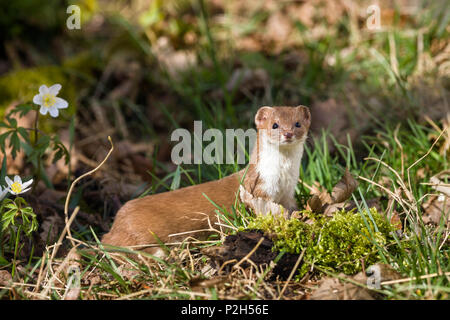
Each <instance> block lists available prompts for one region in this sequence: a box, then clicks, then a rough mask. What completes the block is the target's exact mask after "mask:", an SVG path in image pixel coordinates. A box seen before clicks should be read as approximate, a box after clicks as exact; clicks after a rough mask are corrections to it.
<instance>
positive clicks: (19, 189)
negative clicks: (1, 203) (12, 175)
mask: <svg viewBox="0 0 450 320" xmlns="http://www.w3.org/2000/svg"><path fill="white" fill-rule="evenodd" d="M11 191H12V192H14V193H20V192H22V185H21V184H20V183H18V182H14V183H13V184H12V185H11Z"/></svg>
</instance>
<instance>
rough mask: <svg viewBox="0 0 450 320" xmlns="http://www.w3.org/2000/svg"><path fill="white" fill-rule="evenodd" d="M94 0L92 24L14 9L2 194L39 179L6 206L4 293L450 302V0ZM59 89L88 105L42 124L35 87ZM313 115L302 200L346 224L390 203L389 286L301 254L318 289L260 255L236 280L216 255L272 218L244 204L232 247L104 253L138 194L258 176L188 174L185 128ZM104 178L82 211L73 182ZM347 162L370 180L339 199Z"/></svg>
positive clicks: (384, 211) (8, 23)
mask: <svg viewBox="0 0 450 320" xmlns="http://www.w3.org/2000/svg"><path fill="white" fill-rule="evenodd" d="M75 2H76V3H77V5H78V6H79V7H80V10H81V20H80V29H69V28H68V27H67V24H66V20H67V18H68V17H69V16H70V14H68V13H67V11H66V9H67V7H68V5H69V3H68V2H67V1H61V2H59V4H48V3H47V2H45V4H44V3H43V2H42V3H40V4H38V3H39V1H37V2H34V1H33V2H28V1H14V2H11V3H10V4H7V5H5V9H4V13H5V14H4V15H0V17H1V18H0V20H1V21H0V24H1V26H2V30H5V32H2V35H1V36H0V37H1V40H2V43H3V44H4V46H3V48H2V49H1V51H0V106H1V108H0V117H1V118H0V119H1V121H2V124H1V125H0V146H1V147H2V151H1V153H2V154H0V156H1V159H0V160H2V170H1V176H0V179H1V181H0V185H1V186H2V187H5V186H6V185H7V183H6V180H5V176H9V177H10V178H13V177H14V176H15V175H19V176H21V177H22V179H23V181H24V182H25V181H27V180H28V179H33V187H32V189H31V190H30V191H28V192H26V193H23V194H21V195H20V198H21V199H22V198H23V199H24V200H23V201H24V202H21V200H19V199H18V197H19V196H15V195H12V194H9V195H8V196H7V198H5V199H6V200H5V199H4V200H3V202H2V207H1V211H0V215H1V216H2V221H1V223H2V231H1V232H0V241H1V242H2V249H1V251H0V295H1V297H2V298H4V299H35V298H41V299H63V298H64V299H130V298H133V299H136V298H145V299H179V298H188V299H227V298H232V299H276V298H282V299H310V298H332V299H334V298H338V299H344V298H353V299H355V298H365V299H368V298H374V299H448V293H449V289H448V288H449V274H448V271H449V269H450V268H449V248H450V247H449V239H448V235H449V229H448V228H449V226H448V217H449V212H450V203H449V202H450V201H449V197H450V191H449V170H450V168H449V148H450V132H449V130H450V129H448V128H449V126H450V106H449V101H450V77H449V76H450V43H449V41H448V39H449V32H450V27H449V16H448V14H447V12H448V11H449V4H448V2H446V1H433V2H429V1H403V0H402V1H400V0H399V1H379V2H378V6H375V7H371V9H369V6H370V5H371V4H372V2H371V1H344V0H342V1H332V2H330V1H322V0H310V1H288V2H286V1H283V2H280V1H271V0H268V1H222V0H214V1H202V0H199V1H194V0H192V1H191V0H186V1H158V0H155V1H151V2H145V1H127V2H123V1H102V0H80V1H75ZM71 4H72V2H71ZM378 14H379V15H378ZM378 22H379V24H378ZM55 83H60V84H61V85H62V89H61V90H60V92H59V93H58V97H61V98H63V99H65V100H66V101H68V103H69V108H68V109H60V113H59V115H58V117H56V118H52V117H51V116H49V115H48V114H47V115H45V116H44V115H40V114H38V111H37V110H39V108H38V106H37V105H36V104H33V102H32V100H33V97H34V95H36V94H38V93H39V87H40V86H41V85H43V84H45V85H47V86H51V85H53V84H55ZM299 104H302V105H306V106H308V107H310V110H311V113H312V119H313V120H312V127H311V130H310V134H309V138H308V140H307V149H306V151H305V156H304V157H303V160H302V166H301V169H300V170H301V172H300V180H301V181H300V182H299V184H298V185H297V188H296V197H297V200H298V205H299V207H300V208H301V209H302V210H305V211H308V212H310V213H312V214H321V215H325V216H329V218H330V219H332V217H333V215H334V214H335V212H336V211H337V210H344V211H345V212H348V211H352V210H353V211H352V212H354V213H355V214H357V215H360V216H361V217H363V216H364V215H363V214H362V213H363V212H364V211H366V212H372V211H370V210H368V209H369V208H372V207H375V208H376V210H377V213H378V214H380V215H381V216H382V217H384V218H385V219H386V221H388V222H389V223H390V224H391V225H392V226H394V228H395V229H396V230H397V231H398V232H397V233H396V235H397V236H394V237H393V239H391V241H388V242H387V243H383V244H380V243H378V242H376V237H375V235H374V234H370V235H369V236H368V239H369V240H370V241H375V242H374V245H375V247H376V248H377V249H376V252H375V255H376V259H375V261H376V263H374V265H378V266H380V268H381V270H382V272H381V283H382V285H381V287H380V288H379V289H376V290H368V289H367V283H368V282H367V279H368V278H369V279H371V278H370V276H371V275H370V274H368V275H366V274H365V273H364V271H367V269H368V268H369V266H368V265H364V263H362V264H361V265H360V267H361V268H360V269H361V270H359V269H358V270H353V271H354V272H353V273H352V274H344V273H341V272H342V271H343V270H340V269H339V268H335V267H330V268H323V266H322V267H321V265H316V264H315V263H314V262H313V261H307V260H305V259H304V258H306V257H307V255H306V253H305V257H301V258H299V257H300V255H301V252H296V253H295V254H296V256H295V257H294V258H293V260H292V261H293V262H294V266H295V263H296V262H297V261H299V263H298V264H297V267H299V268H301V270H307V272H306V273H305V275H304V276H302V277H301V278H300V279H299V278H298V277H295V276H294V274H292V276H291V277H289V276H290V272H287V275H288V278H287V279H280V278H276V277H273V270H274V268H275V265H274V264H273V263H272V264H271V263H268V264H261V265H253V264H252V263H249V262H248V259H247V258H249V257H246V255H242V253H241V255H240V258H239V259H244V258H245V259H244V260H242V261H237V266H236V267H231V266H228V267H227V268H225V267H224V268H222V269H221V268H220V266H218V265H217V263H214V258H213V257H217V255H218V254H223V252H222V251H220V250H224V248H226V243H227V242H226V241H227V240H226V239H227V236H229V235H230V234H233V236H234V237H236V233H237V232H238V230H241V231H242V230H245V228H246V227H247V225H248V223H250V222H251V221H252V219H254V217H253V215H252V212H250V211H249V210H247V209H245V208H243V207H236V208H234V209H235V210H234V211H233V212H219V213H221V214H223V215H225V216H227V215H228V216H229V219H228V220H229V221H224V224H227V225H228V227H218V228H217V229H218V230H217V236H216V237H215V238H211V239H209V240H207V241H192V242H189V243H184V244H181V245H180V244H178V245H174V246H168V248H167V256H166V257H164V258H155V257H149V256H147V255H144V254H143V255H141V256H132V257H129V258H124V257H123V256H122V255H120V254H118V253H112V252H108V251H106V250H104V248H102V246H101V245H100V243H99V241H98V240H99V239H100V238H101V236H102V235H103V234H104V233H105V232H107V231H108V230H109V228H110V226H111V224H112V221H113V219H114V216H115V214H116V212H117V210H118V209H119V208H120V207H121V206H122V205H123V204H124V203H125V202H126V201H128V200H130V199H132V198H136V197H139V196H143V195H146V194H151V193H157V192H162V191H165V190H169V189H177V188H180V187H183V186H187V185H191V184H194V183H200V182H204V181H210V180H215V179H218V178H221V177H223V176H225V175H228V174H230V173H232V172H235V171H238V170H240V169H241V168H243V167H244V165H240V164H237V163H236V164H234V165H206V164H202V165H182V166H177V165H175V164H174V163H173V162H172V161H171V150H172V147H173V146H174V143H173V142H171V141H170V136H171V133H172V132H173V131H174V130H175V129H176V128H186V129H188V130H189V131H190V132H192V131H193V126H194V120H201V121H202V124H203V129H204V130H206V129H207V128H217V129H219V130H221V131H222V132H224V131H225V129H228V128H232V129H237V128H242V129H244V130H246V129H248V128H253V127H254V124H253V117H254V114H255V112H256V110H257V109H258V108H259V107H260V106H264V105H299ZM15 108H16V109H15ZM14 110H17V111H18V112H16V113H14V114H12V115H11V117H8V114H9V113H10V112H11V111H14ZM21 115H23V116H21ZM36 115H39V119H38V120H39V122H38V130H35V125H36V122H35V120H36ZM14 119H15V120H14ZM20 128H23V129H20ZM108 136H110V137H111V141H112V143H113V145H114V151H113V152H112V153H111V154H110V155H109V156H108V152H109V151H110V149H111V143H110V141H109V140H108ZM36 137H38V139H36ZM204 146H206V144H205V145H204ZM14 151H17V154H15V153H14ZM58 152H59V153H58ZM55 155H56V159H55ZM107 156H108V159H107V161H106V162H104V163H101V162H102V161H103V160H104V159H105V157H107ZM59 158H60V159H59ZM53 160H56V161H53ZM100 164H101V165H100ZM99 165H100V167H98V166H99ZM97 167H98V169H97V170H96V171H95V172H93V173H92V174H90V175H87V176H85V177H83V178H82V179H81V180H79V181H78V182H77V183H76V185H74V188H73V190H72V192H71V195H70V199H69V200H70V201H68V203H67V204H68V207H67V208H68V210H65V205H66V200H67V198H68V195H69V189H70V186H71V185H72V183H73V181H74V180H75V179H77V178H78V177H81V176H82V175H83V174H85V173H87V172H89V171H90V170H92V169H94V168H97ZM346 168H348V170H349V173H350V174H351V177H352V179H354V180H355V181H357V186H355V187H354V188H352V189H351V192H347V193H346V192H344V194H345V196H343V198H342V199H341V200H342V201H334V200H335V199H336V198H335V196H336V194H335V193H333V192H336V189H335V188H337V187H338V185H340V184H339V183H340V182H342V180H341V179H342V178H343V177H344V176H345V172H346V170H345V169H346ZM346 185H348V184H345V182H344V184H343V186H344V187H345V186H346ZM341 186H342V183H341ZM341 189H342V188H341ZM2 190H3V189H2ZM345 190H346V189H345V188H344V191H345ZM0 191H1V190H0ZM347 191H348V190H347ZM333 199H334V200H333ZM8 206H9V207H8ZM76 207H79V209H78V211H76V209H75V208H76ZM27 208H32V211H30V210H29V209H27ZM66 212H67V213H68V215H67V216H66ZM74 212H76V216H75V219H74V220H73V222H70V221H69V219H68V218H69V216H72V215H74ZM16 213H17V215H16ZM33 215H35V220H36V226H35V225H33V224H31V220H33ZM27 217H28V218H29V219H31V220H30V222H29V223H28V222H27V220H26V219H27ZM297 218H299V219H302V221H307V219H306V218H305V216H299V217H297ZM12 222H14V225H13V224H12ZM69 224H70V227H69V228H65V226H67V225H69ZM369 229H370V228H369ZM26 231H29V234H26V233H25V232H26ZM61 235H62V236H61ZM266 236H267V237H266V241H269V239H268V238H269V235H267V234H266ZM59 239H61V240H62V242H61V245H56V246H55V242H58V240H59ZM228 239H229V240H228V241H231V240H230V238H228ZM231 239H233V238H231ZM274 239H276V237H275V238H272V239H270V241H272V240H274ZM252 241H254V242H250V243H254V245H257V244H258V240H255V239H253V240H252ZM264 243H265V242H264ZM81 247H84V248H87V247H88V248H90V249H91V251H80V252H78V253H77V252H76V250H75V249H74V248H76V249H80V248H81ZM56 248H57V250H55V249H56ZM253 248H254V246H253ZM268 248H269V249H270V250H272V249H271V246H270V245H268ZM260 249H261V248H260ZM124 250H125V249H124ZM255 250H258V248H256V249H255ZM251 251H252V250H251V248H248V250H247V251H246V252H247V253H248V254H249V253H251ZM272 252H274V256H275V253H276V252H275V251H272ZM290 254H294V253H290ZM124 259H125V261H124ZM239 259H237V260H239ZM250 259H251V256H250ZM219 260H220V259H219ZM235 262H236V261H235ZM358 263H359V262H358ZM355 264H357V262H355ZM74 279H75V280H77V279H80V282H79V285H78V284H77V285H74V286H72V287H71V288H69V289H67V288H66V287H65V285H66V284H67V283H68V282H70V281H73V280H74ZM286 280H288V281H286ZM75 282H76V281H75ZM355 282H356V283H357V284H355ZM383 283H384V284H383ZM349 284H351V285H352V286H349ZM330 288H331V289H330ZM336 290H337V292H340V293H342V294H341V295H339V294H338V295H337V296H336V295H334V296H333V292H334V293H336ZM330 292H331V294H330Z"/></svg>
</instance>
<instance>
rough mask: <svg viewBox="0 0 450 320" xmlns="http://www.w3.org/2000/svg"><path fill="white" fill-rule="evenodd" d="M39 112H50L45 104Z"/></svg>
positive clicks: (44, 113) (43, 113)
mask: <svg viewBox="0 0 450 320" xmlns="http://www.w3.org/2000/svg"><path fill="white" fill-rule="evenodd" d="M39 112H40V113H41V114H42V115H44V116H45V115H46V114H47V112H48V108H47V107H44V106H41V108H40V109H39Z"/></svg>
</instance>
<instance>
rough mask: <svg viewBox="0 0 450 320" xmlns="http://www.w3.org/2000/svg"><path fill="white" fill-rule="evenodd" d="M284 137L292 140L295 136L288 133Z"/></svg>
mask: <svg viewBox="0 0 450 320" xmlns="http://www.w3.org/2000/svg"><path fill="white" fill-rule="evenodd" d="M284 136H285V137H286V139H290V138H292V137H293V136H294V134H293V133H292V132H286V133H285V134H284Z"/></svg>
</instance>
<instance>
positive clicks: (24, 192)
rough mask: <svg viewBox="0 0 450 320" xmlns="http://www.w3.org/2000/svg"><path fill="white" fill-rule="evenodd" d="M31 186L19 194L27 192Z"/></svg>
mask: <svg viewBox="0 0 450 320" xmlns="http://www.w3.org/2000/svg"><path fill="white" fill-rule="evenodd" d="M30 189H31V188H28V189H25V190H22V191H21V192H20V193H19V194H22V193H25V192H27V191H28V190H30Z"/></svg>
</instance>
